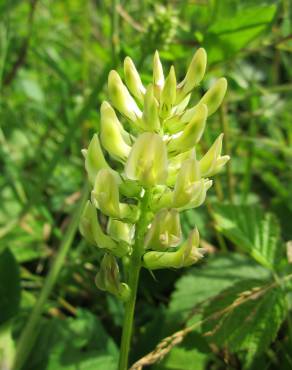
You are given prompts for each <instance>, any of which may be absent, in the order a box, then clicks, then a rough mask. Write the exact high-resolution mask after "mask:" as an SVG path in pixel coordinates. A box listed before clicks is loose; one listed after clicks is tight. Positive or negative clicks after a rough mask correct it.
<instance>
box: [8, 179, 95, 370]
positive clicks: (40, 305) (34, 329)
mask: <svg viewBox="0 0 292 370" xmlns="http://www.w3.org/2000/svg"><path fill="white" fill-rule="evenodd" d="M87 198H88V187H87V186H86V187H85V188H84V190H83V192H82V195H81V198H80V201H79V205H78V207H77V208H76V211H75V213H74V215H73V218H72V220H71V223H70V225H69V227H68V229H67V231H66V233H65V235H64V239H63V241H62V243H61V245H60V248H59V251H58V254H57V256H56V259H55V261H54V263H53V265H52V267H51V269H50V272H49V274H48V276H47V278H46V280H45V283H44V285H43V288H42V290H41V292H40V295H39V297H38V299H37V302H36V304H35V306H34V308H33V311H32V312H31V314H30V316H29V318H28V321H27V323H26V325H25V327H24V329H23V331H22V333H21V336H20V339H19V341H18V343H17V347H16V357H15V361H14V366H13V370H20V369H21V368H22V367H23V365H24V364H25V361H26V360H27V358H28V356H29V354H30V352H31V350H32V348H33V346H34V343H35V340H36V338H37V335H38V333H39V330H38V329H39V322H40V319H41V315H42V312H43V309H44V305H45V304H46V302H47V299H48V297H49V295H50V293H51V291H52V289H53V287H54V285H55V283H56V281H57V279H58V276H59V273H60V271H61V268H62V266H63V264H64V261H65V258H66V256H67V254H68V251H69V249H70V247H71V244H72V241H73V238H74V236H75V233H76V230H77V228H78V224H79V217H80V213H81V211H82V209H83V207H84V204H85V202H86V200H87Z"/></svg>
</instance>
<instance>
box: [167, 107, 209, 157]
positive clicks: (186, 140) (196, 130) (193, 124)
mask: <svg viewBox="0 0 292 370" xmlns="http://www.w3.org/2000/svg"><path fill="white" fill-rule="evenodd" d="M207 116H208V109H207V106H206V105H205V104H201V105H200V106H199V107H198V110H197V112H196V114H195V116H194V117H193V119H192V120H191V121H190V123H189V124H188V125H187V126H186V127H185V129H184V130H183V132H182V133H181V135H179V136H176V137H174V138H172V139H171V140H170V141H169V143H168V145H167V149H168V153H169V154H171V155H175V154H178V153H182V152H186V151H188V150H190V149H192V148H193V147H194V146H195V144H197V143H198V141H199V140H200V139H201V137H202V135H203V132H204V129H205V125H206V119H207Z"/></svg>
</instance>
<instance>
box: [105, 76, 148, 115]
mask: <svg viewBox="0 0 292 370" xmlns="http://www.w3.org/2000/svg"><path fill="white" fill-rule="evenodd" d="M108 90H109V96H110V99H111V101H112V103H113V105H114V106H115V108H117V110H118V111H119V112H120V113H122V114H123V115H125V116H126V117H127V118H128V119H129V120H131V121H132V122H136V121H137V120H138V118H141V116H142V112H141V111H140V109H139V108H138V106H137V104H136V102H135V100H134V99H133V98H132V96H131V95H130V93H129V91H128V89H127V88H126V86H125V85H124V84H123V82H122V80H121V77H120V76H119V74H118V73H117V72H116V71H114V70H112V71H110V73H109V76H108Z"/></svg>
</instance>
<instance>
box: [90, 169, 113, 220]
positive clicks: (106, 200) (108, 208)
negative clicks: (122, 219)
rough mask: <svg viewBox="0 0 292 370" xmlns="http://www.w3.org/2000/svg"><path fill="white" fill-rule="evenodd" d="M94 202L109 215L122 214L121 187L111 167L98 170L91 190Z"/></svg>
mask: <svg viewBox="0 0 292 370" xmlns="http://www.w3.org/2000/svg"><path fill="white" fill-rule="evenodd" d="M91 200H92V203H93V204H94V205H95V206H96V207H97V208H98V209H100V210H101V212H102V213H104V214H105V215H107V216H110V217H119V216H120V203H119V187H118V182H117V177H116V176H115V174H114V173H113V172H112V171H111V170H110V169H102V170H100V171H99V172H98V174H97V176H96V179H95V183H94V188H93V190H92V192H91Z"/></svg>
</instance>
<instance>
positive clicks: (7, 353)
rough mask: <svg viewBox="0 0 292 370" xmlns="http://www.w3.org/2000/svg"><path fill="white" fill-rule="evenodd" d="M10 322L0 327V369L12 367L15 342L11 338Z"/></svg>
mask: <svg viewBox="0 0 292 370" xmlns="http://www.w3.org/2000/svg"><path fill="white" fill-rule="evenodd" d="M11 331H12V330H11V322H8V323H5V324H4V325H2V326H1V327H0V369H2V370H5V369H12V364H13V360H14V355H15V343H14V341H13V339H12V333H11Z"/></svg>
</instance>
